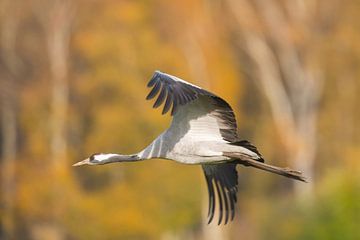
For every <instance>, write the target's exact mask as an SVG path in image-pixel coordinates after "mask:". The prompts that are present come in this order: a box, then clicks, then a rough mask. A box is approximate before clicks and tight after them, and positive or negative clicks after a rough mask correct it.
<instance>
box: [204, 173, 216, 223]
mask: <svg viewBox="0 0 360 240" xmlns="http://www.w3.org/2000/svg"><path fill="white" fill-rule="evenodd" d="M205 179H206V184H207V187H208V193H209V209H208V218H209V220H208V224H210V223H211V221H212V220H213V218H214V212H215V195H214V186H213V183H212V179H211V178H210V177H209V176H207V175H206V174H205Z"/></svg>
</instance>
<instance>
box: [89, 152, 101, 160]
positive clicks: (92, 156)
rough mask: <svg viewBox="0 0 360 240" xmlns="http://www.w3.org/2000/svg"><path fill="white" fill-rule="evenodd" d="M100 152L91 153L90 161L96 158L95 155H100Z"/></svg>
mask: <svg viewBox="0 0 360 240" xmlns="http://www.w3.org/2000/svg"><path fill="white" fill-rule="evenodd" d="M98 154H100V153H94V154H93V155H91V156H90V157H89V159H90V161H93V160H94V159H95V155H98Z"/></svg>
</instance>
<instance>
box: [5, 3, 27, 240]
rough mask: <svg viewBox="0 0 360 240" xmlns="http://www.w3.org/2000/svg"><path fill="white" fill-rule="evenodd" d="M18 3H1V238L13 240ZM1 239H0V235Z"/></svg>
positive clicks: (19, 64)
mask: <svg viewBox="0 0 360 240" xmlns="http://www.w3.org/2000/svg"><path fill="white" fill-rule="evenodd" d="M20 5H21V1H9V0H2V1H1V2H0V9H1V10H0V11H1V14H0V16H1V18H0V51H1V52H0V69H1V71H0V86H1V91H0V96H1V113H0V115H1V177H2V178H1V196H2V198H1V199H0V202H1V214H2V215H3V216H2V218H1V219H2V227H3V237H2V238H3V239H13V238H14V230H15V216H14V202H15V192H16V185H15V181H16V175H15V173H16V171H15V167H16V163H15V160H16V157H17V134H18V133H17V129H18V126H17V110H18V108H17V100H18V99H17V98H18V94H17V81H18V80H19V76H20V72H21V64H22V63H21V61H20V59H19V57H18V54H17V52H16V42H17V41H16V40H17V36H18V25H19V21H20V20H21V8H20ZM0 234H1V233H0ZM0 237H1V236H0Z"/></svg>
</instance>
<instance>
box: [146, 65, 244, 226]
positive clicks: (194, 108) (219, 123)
mask: <svg viewBox="0 0 360 240" xmlns="http://www.w3.org/2000/svg"><path fill="white" fill-rule="evenodd" d="M148 87H152V90H151V91H150V93H149V95H148V96H147V97H146V99H152V98H154V97H155V96H157V99H156V101H155V103H154V108H157V107H159V106H161V104H162V103H164V102H165V104H164V108H163V111H162V113H163V114H165V113H167V112H168V111H169V110H170V109H171V115H172V116H173V123H172V126H171V130H172V131H173V132H176V131H178V132H177V134H174V135H180V134H179V132H181V131H185V132H186V133H184V134H186V135H187V136H190V139H192V140H193V139H198V140H199V141H200V139H206V140H209V139H212V140H218V141H223V140H225V141H228V142H231V143H232V142H236V141H237V140H238V137H237V126H236V120H235V115H234V112H233V110H232V109H231V107H230V105H229V104H228V103H227V102H226V101H225V100H223V99H222V98H220V97H218V96H216V95H215V94H213V93H211V92H209V91H206V90H204V89H202V88H200V87H198V86H195V85H193V84H191V83H188V82H186V81H184V80H182V79H180V78H177V77H175V76H172V75H169V74H166V73H162V72H160V71H156V72H155V73H154V75H153V77H152V79H151V80H150V82H149V83H148ZM179 129H180V130H179ZM185 129H186V130H185ZM202 166H203V170H204V173H205V178H206V182H207V186H208V191H209V215H208V217H209V223H210V222H211V221H212V220H213V218H214V213H215V208H216V204H217V205H218V208H219V221H218V223H219V224H220V223H221V222H222V220H223V219H224V220H225V224H226V223H227V222H228V220H229V219H231V220H232V219H233V218H234V207H235V203H236V192H237V172H236V168H235V167H236V164H235V163H222V164H204V165H202ZM215 195H217V199H218V203H216V200H215V199H216V196H215Z"/></svg>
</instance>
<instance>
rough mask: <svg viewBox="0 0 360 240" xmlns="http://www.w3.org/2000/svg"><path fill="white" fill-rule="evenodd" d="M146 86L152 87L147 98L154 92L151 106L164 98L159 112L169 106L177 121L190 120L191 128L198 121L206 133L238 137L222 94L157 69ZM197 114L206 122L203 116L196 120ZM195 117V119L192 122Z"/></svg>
mask: <svg viewBox="0 0 360 240" xmlns="http://www.w3.org/2000/svg"><path fill="white" fill-rule="evenodd" d="M147 86H148V87H152V90H151V91H150V93H149V94H148V96H147V97H146V99H147V100H149V99H152V98H154V97H155V96H157V95H158V96H157V99H156V101H155V103H154V105H153V107H154V108H157V107H159V106H161V105H162V103H164V101H165V104H164V108H163V111H162V113H163V114H165V113H167V112H168V111H169V110H170V109H171V115H172V116H173V118H174V122H176V123H177V124H186V123H187V122H189V121H190V120H192V124H193V125H195V126H193V129H197V127H199V125H201V126H200V127H201V128H202V130H207V131H208V133H210V132H211V131H217V132H220V134H221V137H222V138H223V139H224V140H226V141H229V142H234V141H237V140H238V138H237V126H236V120H235V115H234V112H233V110H232V109H231V107H230V105H229V104H228V103H227V102H226V101H225V100H223V99H222V98H220V97H218V96H216V95H215V94H213V93H211V92H209V91H206V90H204V89H202V88H200V87H198V86H196V85H193V84H191V83H188V82H186V81H184V80H182V79H180V78H178V77H175V76H172V75H170V74H166V73H162V72H160V71H155V73H154V75H153V77H152V78H151V80H150V81H149V83H148V85H147ZM189 103H197V104H189ZM199 106H201V109H199ZM179 112H181V113H179ZM190 115H191V116H190ZM201 117H206V118H207V119H205V121H206V122H204V119H202V121H200V118H201ZM196 119H199V121H197V122H196ZM212 120H214V121H212ZM215 123H216V124H215ZM214 124H215V125H214ZM181 127H184V126H181ZM204 127H207V129H204Z"/></svg>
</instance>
